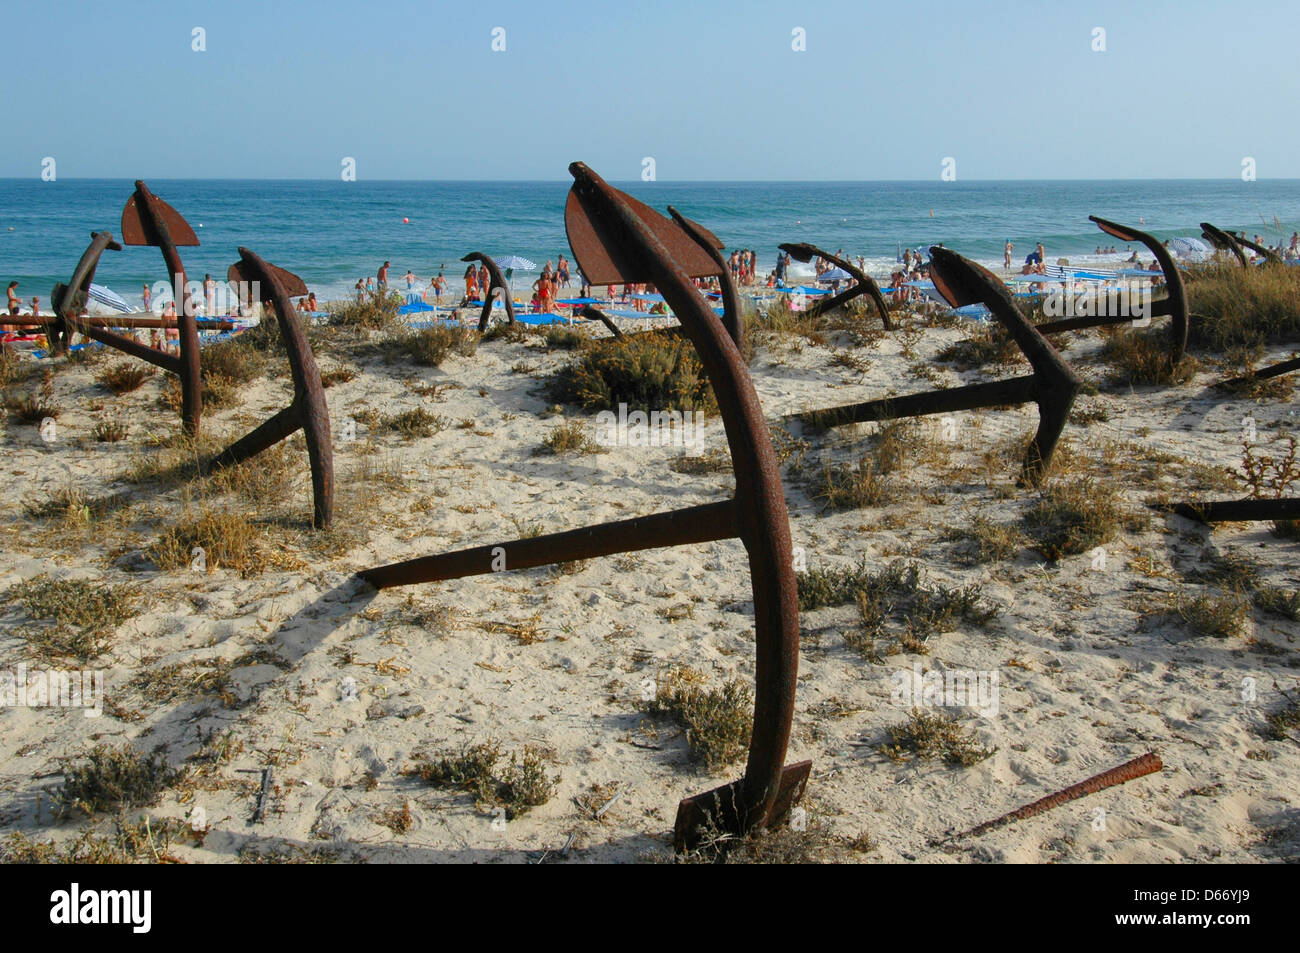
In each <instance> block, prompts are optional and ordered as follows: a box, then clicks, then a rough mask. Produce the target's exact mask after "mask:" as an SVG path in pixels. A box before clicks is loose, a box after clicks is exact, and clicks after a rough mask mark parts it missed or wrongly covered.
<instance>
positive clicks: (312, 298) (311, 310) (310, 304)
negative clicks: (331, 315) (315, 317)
mask: <svg viewBox="0 0 1300 953" xmlns="http://www.w3.org/2000/svg"><path fill="white" fill-rule="evenodd" d="M317 307H318V305H317V304H316V292H314V291H313V292H312V293H311V294H309V295H307V313H308V314H315V313H316V309H317Z"/></svg>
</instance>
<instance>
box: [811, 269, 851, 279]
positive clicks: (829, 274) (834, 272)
mask: <svg viewBox="0 0 1300 953" xmlns="http://www.w3.org/2000/svg"><path fill="white" fill-rule="evenodd" d="M852 277H853V276H852V275H850V274H849V273H848V272H847V271H845V270H844V269H843V268H832V269H830V270H829V271H823V272H822V273H821V274H820V275H818V276H817V280H818V281H848V280H850V279H851V278H852Z"/></svg>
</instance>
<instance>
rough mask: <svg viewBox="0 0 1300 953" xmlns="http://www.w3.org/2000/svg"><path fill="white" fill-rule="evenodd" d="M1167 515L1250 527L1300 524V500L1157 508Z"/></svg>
mask: <svg viewBox="0 0 1300 953" xmlns="http://www.w3.org/2000/svg"><path fill="white" fill-rule="evenodd" d="M1154 508H1155V509H1157V510H1161V511H1163V512H1166V513H1177V514H1178V515H1179V516H1182V517H1185V518H1187V519H1189V520H1195V521H1196V522H1198V523H1249V522H1253V521H1260V522H1265V521H1271V520H1300V497H1294V496H1284V497H1280V498H1278V499H1272V500H1270V499H1256V498H1249V499H1244V500H1203V501H1199V502H1195V503H1174V504H1167V503H1162V504H1157V505H1156V506H1155V507H1154Z"/></svg>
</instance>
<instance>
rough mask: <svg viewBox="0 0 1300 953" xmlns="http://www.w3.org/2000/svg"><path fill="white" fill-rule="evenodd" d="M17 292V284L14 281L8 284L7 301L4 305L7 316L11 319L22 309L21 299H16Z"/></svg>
mask: <svg viewBox="0 0 1300 953" xmlns="http://www.w3.org/2000/svg"><path fill="white" fill-rule="evenodd" d="M17 291H18V282H16V281H11V282H9V288H8V297H9V300H8V301H7V302H6V305H7V310H8V311H9V316H10V317H11V318H13V317H17V316H18V312H20V311H22V309H23V302H22V299H21V298H19V297H18V295H17V293H16V292H17Z"/></svg>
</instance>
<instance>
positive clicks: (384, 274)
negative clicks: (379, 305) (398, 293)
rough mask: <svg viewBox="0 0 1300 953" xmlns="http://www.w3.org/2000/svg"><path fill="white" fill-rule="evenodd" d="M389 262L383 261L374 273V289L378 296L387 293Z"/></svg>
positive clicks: (383, 295)
mask: <svg viewBox="0 0 1300 953" xmlns="http://www.w3.org/2000/svg"><path fill="white" fill-rule="evenodd" d="M389 264H390V262H384V263H383V264H382V265H380V266H379V271H378V272H377V273H376V275H375V290H376V292H377V293H378V294H379V296H380V297H381V298H382V297H385V296H386V295H387V294H388V266H389Z"/></svg>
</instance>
